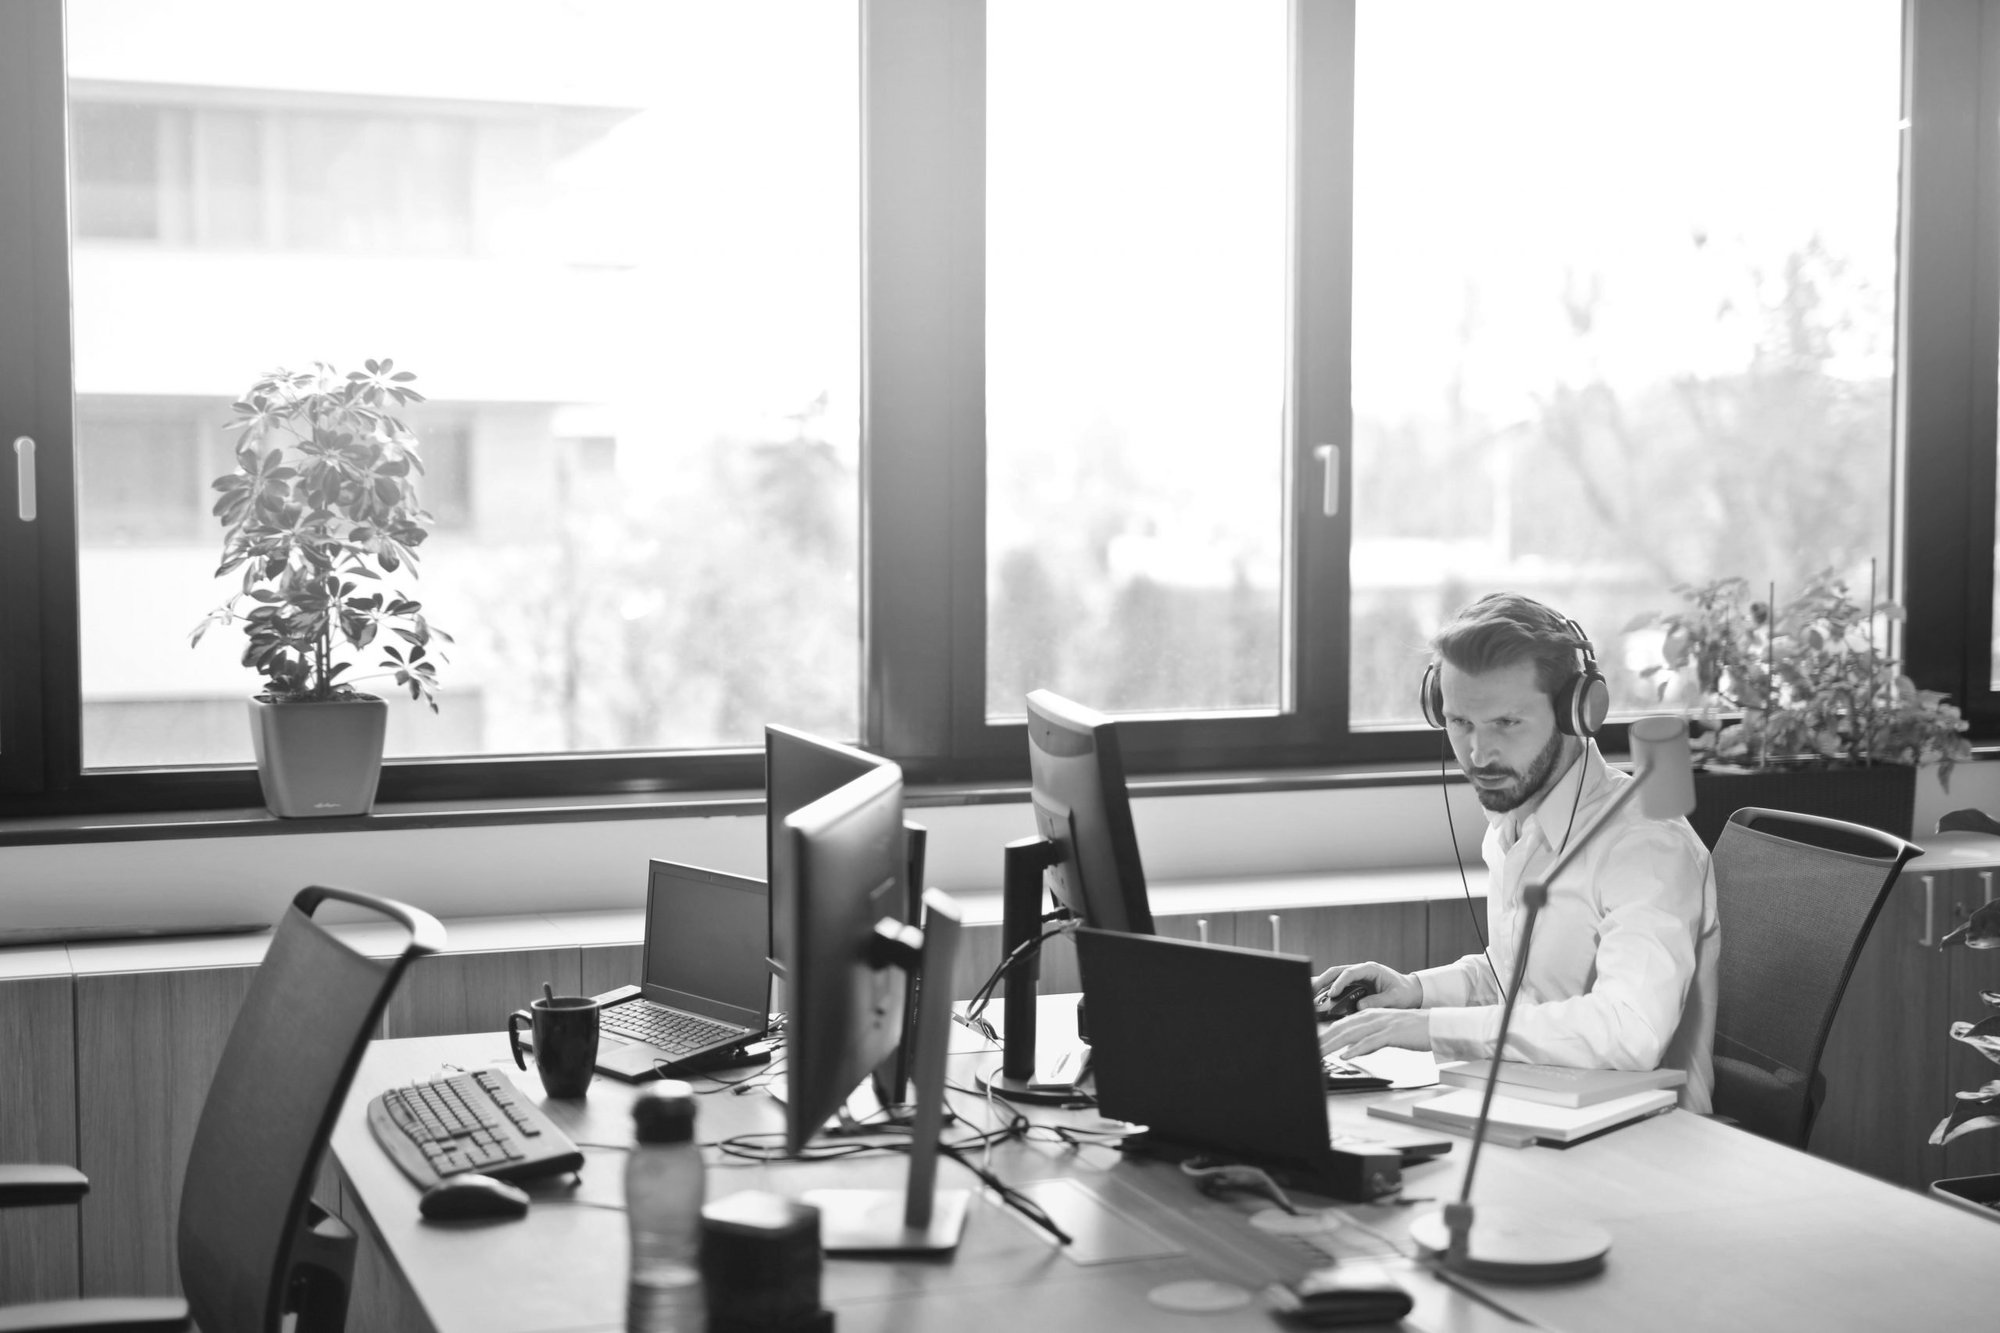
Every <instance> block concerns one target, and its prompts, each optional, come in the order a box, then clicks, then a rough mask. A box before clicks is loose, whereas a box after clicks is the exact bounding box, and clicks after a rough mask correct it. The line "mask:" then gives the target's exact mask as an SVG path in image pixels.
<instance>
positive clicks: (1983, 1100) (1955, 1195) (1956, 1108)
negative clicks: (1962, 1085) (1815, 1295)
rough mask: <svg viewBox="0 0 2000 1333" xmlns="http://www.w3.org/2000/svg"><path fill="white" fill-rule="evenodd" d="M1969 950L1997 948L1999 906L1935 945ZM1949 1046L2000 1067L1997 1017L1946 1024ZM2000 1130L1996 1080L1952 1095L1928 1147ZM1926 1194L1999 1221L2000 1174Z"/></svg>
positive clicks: (1938, 1186) (1989, 998)
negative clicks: (1974, 1053) (1964, 1047)
mask: <svg viewBox="0 0 2000 1333" xmlns="http://www.w3.org/2000/svg"><path fill="white" fill-rule="evenodd" d="M1961 944H1962V945H1964V946H1966V947H1967V948H1972V949H1996V948H2000V902H1991V903H1987V904H1986V905H1985V906H1984V907H1981V908H1980V909H1979V910H1977V911H1975V912H1974V913H1973V914H1972V915H1971V916H1970V917H1968V918H1966V920H1965V922H1964V924H1962V925H1960V926H1959V927H1958V928H1957V929H1956V930H1954V931H1952V932H1951V933H1950V934H1948V935H1946V936H1945V937H1944V938H1943V939H1942V940H1940V941H1938V947H1939V948H1940V949H1948V948H1951V947H1952V946H1953V945H1961ZM1979 998H1980V999H1982V1000H1984V1001H1986V1003H1987V1005H1988V1006H1990V1007H1992V1008H1994V1009H1996V1010H2000V991H1990V990H1989V991H1981V992H1980V993H1979ZM1951 1036H1952V1040H1954V1041H1962V1042H1964V1043H1965V1044H1966V1045H1968V1046H1970V1047H1972V1049H1973V1050H1975V1051H1978V1052H1979V1053H1980V1054H1981V1055H1983V1056H1985V1057H1986V1058H1987V1059H1988V1060H1991V1061H1993V1062H1994V1063H1995V1064H2000V1013H1993V1014H1988V1015H1987V1016H1986V1017H1985V1018H1982V1019H1980V1020H1979V1021H1978V1022H1977V1023H1969V1022H1965V1021H1963V1020H1961V1021H1959V1022H1955V1023H1953V1024H1952V1025H1951ZM1995 1128H2000V1079H1994V1080H1993V1081H1992V1082H1990V1083H1987V1084H1986V1085H1985V1086H1984V1087H1979V1088H1973V1089H1970V1090H1968V1091H1965V1092H1961V1093H1957V1094H1955V1095H1954V1096H1953V1098H1952V1106H1951V1110H1950V1112H1949V1113H1948V1114H1947V1115H1946V1116H1945V1118H1944V1119H1942V1120H1940V1121H1938V1126H1937V1128H1936V1129H1934V1130H1932V1131H1931V1139H1930V1141H1931V1143H1933V1144H1934V1145H1937V1146H1939V1147H1942V1146H1943V1145H1945V1144H1947V1143H1950V1142H1951V1141H1952V1140H1953V1139H1956V1138H1960V1137H1962V1136H1964V1135H1967V1134H1971V1133H1974V1132H1976V1131H1978V1130H1982V1129H1995ZM1931 1193H1933V1194H1935V1195H1937V1196H1938V1197H1939V1198H1941V1199H1944V1200H1947V1201H1948V1202H1951V1203H1955V1204H1958V1205H1959V1206H1960V1207H1964V1208H1970V1209H1972V1210H1973V1211H1974V1212H1978V1213H1981V1214H1983V1215H1985V1216H1987V1217H1990V1218H1993V1219H1994V1220H1995V1221H2000V1175H1983V1176H1957V1177H1954V1178H1951V1179H1946V1180H1934V1181H1932V1182H1931Z"/></svg>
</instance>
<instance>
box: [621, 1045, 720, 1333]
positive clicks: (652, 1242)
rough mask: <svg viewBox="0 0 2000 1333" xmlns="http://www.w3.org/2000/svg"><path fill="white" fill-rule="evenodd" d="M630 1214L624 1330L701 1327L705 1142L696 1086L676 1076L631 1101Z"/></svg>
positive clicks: (675, 1332) (691, 1332)
mask: <svg viewBox="0 0 2000 1333" xmlns="http://www.w3.org/2000/svg"><path fill="white" fill-rule="evenodd" d="M632 1120H633V1130H634V1136H635V1138H636V1140H637V1142H635V1143H634V1144H633V1146H632V1155H631V1157H630V1158H629V1159H628V1160H627V1161H626V1164H625V1214H626V1218H627V1221H628V1222H629V1223H630V1225H631V1230H632V1265H631V1282H630V1285H629V1286H628V1288H627V1290H626V1297H625V1329H626V1333H703V1330H704V1329H705V1328H706V1327H707V1324H708V1314H707V1310H706V1307H705V1305H704V1303H703V1300H702V1289H701V1206H702V1202H703V1198H704V1193H705V1191H704V1186H703V1181H702V1162H701V1149H700V1148H699V1147H698V1146H697V1145H696V1144H695V1141H694V1089H693V1088H691V1087H689V1086H688V1085H687V1084H685V1083H681V1082H678V1081H676V1080H673V1079H666V1080H663V1081H662V1082H661V1083H660V1084H659V1086H658V1090H657V1091H655V1092H652V1093H649V1094H648V1095H646V1096H644V1097H641V1098H640V1099H639V1100H638V1101H637V1102H636V1103H634V1104H633V1107H632Z"/></svg>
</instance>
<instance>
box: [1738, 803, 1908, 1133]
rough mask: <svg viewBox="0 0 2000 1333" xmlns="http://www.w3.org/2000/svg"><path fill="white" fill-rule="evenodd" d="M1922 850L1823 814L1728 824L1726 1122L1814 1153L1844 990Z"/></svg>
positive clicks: (1747, 817)
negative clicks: (1811, 1141)
mask: <svg viewBox="0 0 2000 1333" xmlns="http://www.w3.org/2000/svg"><path fill="white" fill-rule="evenodd" d="M1922 850H1923V849H1922V848H1920V847H1917V846H1915V845H1914V844H1912V843H1909V842H1905V841H1904V840H1903V839H1901V838H1899V837H1896V836H1895V835H1894V834H1891V833H1883V832H1881V831H1880V830H1878V829H1872V828H1866V827H1863V826H1862V825H1860V824H1849V823H1845V822H1843V821H1841V820H1837V819H1824V818H1821V817H1819V816H1817V815H1805V814H1796V813H1793V812H1791V811H1787V810H1764V809H1759V808H1757V807H1755V806H1746V807H1744V808H1743V809H1741V810H1738V811H1737V812H1736V813H1735V814H1732V815H1731V816H1730V817H1729V822H1728V823H1727V824H1726V825H1724V826H1723V829H1722V836H1721V837H1720V838H1718V839H1717V840H1716V843H1715V862H1714V864H1715V906H1716V915H1717V917H1718V919H1719V920H1720V923H1721V927H1722V950H1721V956H1720V958H1719V960H1718V976H1717V985H1716V1015H1715V1094H1714V1104H1715V1114H1716V1115H1717V1116H1719V1117H1723V1118H1726V1119H1729V1120H1733V1121H1735V1122H1736V1123H1737V1124H1738V1125H1740V1126H1742V1127H1743V1128H1744V1129H1747V1130H1750V1131H1751V1132H1752V1133H1755V1134H1760V1135H1762V1136H1763V1137H1765V1138H1767V1139H1774V1140H1776V1141H1777V1142H1779V1143H1784V1144H1788V1145H1790V1146H1791V1147H1794V1148H1804V1147H1805V1146H1806V1140H1807V1139H1808V1138H1809V1137H1810V1136H1811V1134H1812V1125H1813V1117H1814V1116H1815V1115H1817V1114H1818V1112H1819V1108H1820V1104H1821V1103H1822V1102H1823V1101H1824V1100H1825V1098H1826V1081H1825V1079H1824V1078H1823V1077H1822V1076H1821V1075H1820V1072H1819V1059H1820V1054H1821V1053H1822V1052H1823V1051H1824V1050H1825V1048H1826V1035H1827V1032H1828V1031H1829V1030H1830V1029H1831V1028H1832V1027H1833V1015H1834V1011H1835V1010H1837V1009H1838V1008H1839V1007H1840V996H1841V992H1843V991H1844V990H1846V989H1847V978H1848V976H1849V974H1851V973H1852V972H1853V970H1854V960H1855V958H1856V957H1857V956H1859V954H1860V953H1861V946H1862V943H1863V942H1864V941H1866V939H1867V938H1868V928H1869V927H1870V926H1872V925H1873V924H1874V923H1875V916H1876V913H1878V912H1879V911H1881V910H1882V904H1883V902H1884V901H1886V900H1887V898H1888V896H1889V886H1890V885H1892V884H1894V883H1895V882H1896V875H1897V874H1898V872H1900V871H1901V870H1902V868H1903V863H1904V862H1905V861H1908V860H1909V859H1910V858H1911V857H1913V856H1916V855H1918V854H1919V853H1920V852H1921V851H1922Z"/></svg>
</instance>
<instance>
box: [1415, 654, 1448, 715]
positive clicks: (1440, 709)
mask: <svg viewBox="0 0 2000 1333" xmlns="http://www.w3.org/2000/svg"><path fill="white" fill-rule="evenodd" d="M1417 704H1418V706H1419V707H1421V708H1422V709H1423V712H1424V721H1425V722H1426V723H1428V724H1429V725H1431V726H1433V727H1436V728H1437V729H1439V730H1440V731H1442V730H1443V729H1444V685H1443V683H1442V682H1441V681H1440V680H1439V679H1438V669H1437V663H1436V662H1433V663H1431V664H1430V665H1429V666H1427V667H1425V668H1424V683H1423V684H1422V685H1420V686H1418V687H1417Z"/></svg>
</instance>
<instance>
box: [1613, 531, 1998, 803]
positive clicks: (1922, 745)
mask: <svg viewBox="0 0 2000 1333" xmlns="http://www.w3.org/2000/svg"><path fill="white" fill-rule="evenodd" d="M1675 591H1676V592H1678V593H1679V594H1680V595H1681V597H1682V599H1683V600H1684V601H1686V602H1687V604H1688V605H1687V607H1686V608H1685V609H1683V610H1680V611H1675V612H1669V613H1664V614H1663V613H1657V612H1656V613H1652V614H1648V615H1645V616H1641V617H1639V618H1638V619H1637V620H1635V621H1633V622H1632V623H1631V624H1630V625H1629V626H1627V629H1628V630H1629V629H1638V628H1641V627H1644V626H1647V625H1658V626H1660V627H1662V628H1663V629H1664V630H1665V631H1666V634H1665V637H1664V639H1663V640H1662V643H1661V657H1662V661H1661V662H1660V663H1659V664H1658V665H1655V666H1651V667H1648V668H1646V669H1645V670H1644V671H1642V672H1641V673H1640V674H1641V675H1642V676H1645V677H1647V678H1648V679H1652V680H1654V681H1655V682H1656V683H1657V685H1658V687H1659V690H1660V697H1661V698H1663V699H1664V698H1665V697H1666V695H1667V692H1668V689H1669V688H1670V687H1671V686H1672V685H1674V684H1679V686H1680V687H1681V691H1682V693H1683V695H1684V696H1686V695H1692V696H1693V698H1694V700H1695V702H1694V705H1693V707H1692V708H1690V710H1689V711H1690V712H1691V713H1692V714H1693V715H1694V717H1695V718H1696V719H1697V720H1698V721H1699V722H1700V724H1701V725H1700V726H1699V727H1698V728H1693V729H1692V730H1695V731H1698V732H1699V734H1698V735H1697V736H1696V737H1695V738H1694V740H1693V742H1692V745H1693V749H1694V751H1695V758H1696V760H1697V762H1699V763H1703V764H1706V765H1708V766H1710V767H1716V766H1723V765H1728V766H1740V767H1748V768H1759V769H1768V768H1810V767H1859V766H1864V765H1869V764H1883V763H1886V764H1905V765H1910V766H1913V767H1914V766H1918V765H1922V764H1927V763H1935V764H1936V765H1937V766H1938V778H1939V780H1940V781H1941V782H1943V783H1944V784H1945V785H1946V786H1949V785H1950V782H1951V770H1952V766H1953V765H1954V764H1956V763H1958V762H1960V761H1962V760H1966V759H1970V758H1971V757H1972V745H1971V742H1969V741H1968V740H1967V739H1966V738H1965V735H1964V732H1965V729H1966V723H1965V721H1964V719H1963V718H1961V717H1960V716H1959V711H1958V709H1957V708H1956V707H1954V706H1953V705H1952V704H1951V703H1950V702H1949V701H1948V700H1947V697H1946V696H1945V695H1943V694H1940V693H1938V692H1937V691H1935V690H1920V689H1918V688H1917V686H1916V685H1915V683H1914V682H1912V681H1911V680H1910V678H1909V677H1908V676H1906V675H1904V674H1903V672H1902V669H1901V665H1900V664H1899V663H1898V662H1896V661H1895V660H1894V659H1893V658H1891V657H1889V656H1888V655H1887V654H1886V653H1884V652H1882V651H1881V650H1880V649H1879V648H1878V646H1877V643H1876V635H1875V622H1876V619H1877V618H1878V617H1880V618H1882V619H1886V620H1900V619H1902V616H1903V610H1902V608H1901V607H1900V606H1898V605H1897V604H1896V603H1894V602H1881V603H1875V604H1873V605H1871V606H1863V605H1861V604H1859V603H1857V602H1855V601H1854V599H1853V598H1852V597H1851V596H1849V595H1848V591H1847V584H1846V583H1845V581H1843V580H1842V579H1840V578H1838V577H1837V576H1836V575H1835V574H1834V573H1833V571H1831V570H1826V571H1823V572H1821V573H1820V574H1818V575H1816V576H1814V577H1813V578H1812V580H1810V581H1809V582H1808V583H1807V585H1806V587H1805V589H1804V590H1803V591H1802V592H1800V593H1799V594H1798V596H1796V597H1794V598H1793V599H1792V600H1791V601H1789V602H1786V603H1784V604H1783V605H1780V606H1777V607H1776V608H1775V611H1774V609H1773V606H1772V604H1771V602H1770V601H1768V600H1767V601H1757V600H1754V599H1753V598H1752V596H1751V592H1750V585H1749V583H1748V582H1747V581H1746V580H1744V579H1740V578H1727V579H1718V580H1716V581H1715V582H1713V583H1707V584H1702V585H1700V586H1682V587H1679V588H1676V589H1675Z"/></svg>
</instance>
